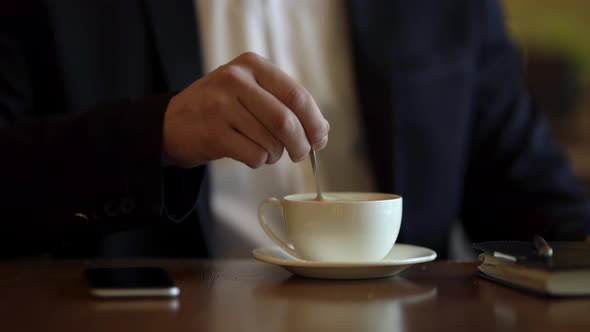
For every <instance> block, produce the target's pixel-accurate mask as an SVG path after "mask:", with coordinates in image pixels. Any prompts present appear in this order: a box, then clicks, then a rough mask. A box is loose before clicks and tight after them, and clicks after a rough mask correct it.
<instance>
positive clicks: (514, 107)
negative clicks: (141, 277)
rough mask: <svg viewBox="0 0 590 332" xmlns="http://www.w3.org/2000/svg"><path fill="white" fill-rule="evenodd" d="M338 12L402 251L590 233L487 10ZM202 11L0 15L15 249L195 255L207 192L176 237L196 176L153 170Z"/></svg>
mask: <svg viewBox="0 0 590 332" xmlns="http://www.w3.org/2000/svg"><path fill="white" fill-rule="evenodd" d="M347 3H348V9H349V11H348V12H349V21H350V36H351V38H352V41H353V59H354V65H355V68H356V71H355V74H356V82H357V91H358V94H359V97H360V112H361V113H362V115H363V121H364V125H365V126H366V128H367V130H366V132H367V140H366V144H367V149H368V150H369V151H370V155H371V157H372V167H373V171H374V172H375V175H376V179H377V183H376V186H377V188H378V189H379V190H380V191H384V192H395V193H399V194H401V195H402V196H404V216H403V225H402V230H401V234H400V241H403V242H408V243H415V244H420V245H426V246H428V247H431V248H434V249H436V250H437V251H438V252H439V254H440V255H441V256H442V257H444V256H445V253H446V239H447V235H448V231H449V227H450V225H451V223H452V222H454V221H455V220H462V221H463V223H464V225H465V227H466V229H467V231H468V233H469V235H470V236H471V238H472V239H473V240H476V241H479V240H488V239H508V238H512V239H524V240H530V239H531V237H532V235H533V234H534V233H538V234H541V235H544V236H545V237H546V238H548V239H555V238H560V239H582V238H583V237H585V236H586V235H587V234H590V209H589V206H588V203H587V200H586V197H585V193H584V192H583V190H582V189H581V187H580V186H579V184H578V183H577V182H576V180H575V179H574V177H573V176H572V174H571V171H570V170H569V168H568V166H567V163H566V162H565V161H564V159H563V158H562V156H561V155H560V154H559V153H558V151H557V149H556V148H555V146H554V144H553V143H552V142H551V140H550V139H549V137H548V133H547V128H546V126H545V123H544V122H543V120H542V118H541V117H540V115H539V114H538V113H537V112H536V111H535V110H534V108H533V106H532V104H531V102H530V100H529V99H528V97H527V95H526V94H525V92H524V90H523V86H522V82H521V75H520V71H519V64H518V58H517V56H516V53H515V50H514V48H513V46H512V44H511V43H510V41H509V40H508V38H507V35H506V32H505V30H504V27H503V19H502V16H501V12H500V9H499V6H498V4H497V3H496V1H492V0H482V1H472V0H453V1H438V0H417V1H401V0H399V1H361V0H350V1H348V2H347ZM194 13H195V11H194V8H193V5H192V1H190V0H182V1H174V2H169V1H164V0H129V1H118V0H87V1H77V0H61V1H57V0H56V1H50V0H47V1H40V0H37V1H32V0H30V1H19V2H17V1H8V2H6V1H3V2H2V4H1V5H0V121H1V122H0V123H2V125H3V128H2V129H1V130H0V149H1V151H2V154H3V156H4V158H3V161H2V163H1V166H0V167H1V168H0V177H1V179H2V188H1V189H0V195H1V198H2V199H1V203H0V204H1V208H2V214H1V216H2V217H0V218H1V219H0V220H1V223H2V230H1V231H0V232H1V234H2V235H3V238H4V239H19V240H18V242H17V241H14V240H13V241H4V243H8V244H9V245H7V246H8V247H9V248H10V249H13V250H16V251H17V252H22V250H24V249H25V248H31V243H42V245H41V247H43V248H50V249H51V250H54V251H58V252H59V251H61V252H64V253H66V254H67V253H70V254H71V253H72V252H79V253H83V255H87V254H89V255H91V254H101V253H100V252H98V251H92V250H89V249H88V248H89V247H94V246H95V245H96V243H99V242H100V241H98V240H96V239H95V240H89V238H91V237H92V236H94V234H97V232H98V233H99V234H100V233H101V232H107V231H112V230H115V229H125V228H136V227H147V226H151V227H155V230H156V234H160V235H161V234H164V235H165V237H166V238H169V239H172V240H171V242H172V244H174V245H178V244H179V243H185V244H186V245H185V246H184V247H182V248H180V249H178V250H176V251H174V250H172V251H169V252H166V253H164V254H171V255H177V254H179V253H181V252H187V250H188V251H190V254H192V255H200V254H203V250H204V248H202V247H199V248H197V249H195V248H194V247H195V246H198V245H200V244H201V245H202V243H203V241H196V239H198V238H199V237H203V238H207V236H203V235H202V234H199V232H203V227H202V225H204V224H207V223H206V220H207V217H206V211H207V210H206V206H207V204H206V200H205V198H206V193H204V194H202V195H200V199H199V201H200V202H201V205H200V206H199V207H197V209H196V211H197V212H198V213H201V218H200V220H201V226H199V227H198V226H195V225H199V224H198V223H197V222H195V220H196V219H197V218H196V214H197V213H195V212H193V213H191V214H190V215H189V216H188V217H186V218H184V219H187V220H185V221H184V222H182V223H174V222H171V221H170V219H175V217H174V216H173V215H172V214H174V213H176V214H177V216H176V218H177V219H178V218H180V219H182V218H181V216H183V215H184V214H185V213H186V212H187V211H190V210H191V208H192V206H193V205H194V202H195V199H196V192H197V189H198V188H199V187H203V183H202V182H203V181H204V180H203V178H202V170H201V169H197V170H192V171H180V170H174V169H167V170H166V171H164V169H163V168H162V167H161V128H162V118H163V114H164V111H165V108H166V105H167V102H168V100H169V98H170V94H169V93H170V92H172V91H178V90H181V89H183V88H184V87H186V86H187V85H188V84H189V83H190V82H192V81H193V80H195V79H198V78H199V77H200V76H201V75H202V72H201V67H200V50H199V43H198V32H197V31H196V29H197V23H196V22H195V16H194ZM343 162H345V161H343ZM187 177H188V178H187ZM163 191H164V192H166V193H164V194H162V193H163ZM163 199H164V200H165V201H166V202H165V203H164V204H163V203H162V200H163ZM171 211H172V212H171ZM86 217H87V218H86ZM181 225H192V226H181ZM182 227H188V228H187V229H184V228H182ZM187 230H188V231H187ZM166 232H168V233H166ZM187 232H188V233H189V234H190V236H187V235H186V234H187ZM81 233H83V234H84V235H81ZM205 233H207V232H205ZM144 235H145V234H144ZM179 236H180V237H182V236H184V238H181V239H179V238H178V237H179ZM23 238H25V239H28V240H29V241H28V242H21V239H23ZM57 239H59V241H58V240H57ZM75 239H83V240H82V241H81V242H84V243H82V244H81V243H76V240H75ZM40 241H41V242H40ZM78 242H80V241H78ZM95 242H96V243H95ZM18 243H23V244H21V245H20V246H19V245H18ZM51 243H59V246H57V247H55V246H52V245H51ZM64 243H65V244H64ZM89 243H91V244H92V245H89ZM83 244H84V245H85V246H84V245H83ZM167 245H171V243H168V244H165V243H164V242H160V243H159V244H157V245H156V246H161V247H166V246H167ZM82 247H85V248H86V249H84V250H82V249H80V248H82ZM148 247H149V246H148ZM15 248H16V249H15ZM103 248H104V246H103ZM158 253H159V254H161V253H162V252H156V254H158Z"/></svg>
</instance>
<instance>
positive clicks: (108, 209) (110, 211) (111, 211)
mask: <svg viewBox="0 0 590 332" xmlns="http://www.w3.org/2000/svg"><path fill="white" fill-rule="evenodd" d="M114 205H115V204H113V203H112V202H107V203H106V204H105V205H104V213H105V214H106V215H107V216H108V217H114V216H116V215H117V212H118V211H117V209H116V208H115V206H114Z"/></svg>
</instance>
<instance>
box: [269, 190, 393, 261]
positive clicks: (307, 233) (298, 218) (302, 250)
mask: <svg viewBox="0 0 590 332" xmlns="http://www.w3.org/2000/svg"><path fill="white" fill-rule="evenodd" d="M269 204H274V205H276V206H278V207H279V208H280V209H281V212H282V215H283V219H284V221H285V224H286V230H287V232H286V236H287V239H288V242H285V241H283V240H281V239H280V238H279V237H278V236H277V235H276V234H275V233H274V232H273V231H272V230H271V229H270V227H269V226H268V223H267V221H266V219H265V217H264V210H265V208H266V207H267V205H269ZM401 218H402V198H401V197H400V196H397V195H393V194H383V193H366V192H357V193H354V192H333V193H325V199H324V200H321V201H318V200H316V194H315V193H306V194H293V195H288V196H285V197H284V198H283V199H278V198H275V197H271V198H267V199H265V200H264V201H262V202H261V203H260V205H259V206H258V221H259V222H260V226H261V227H262V229H263V230H264V232H265V233H266V235H268V237H269V238H270V239H271V240H272V241H273V242H275V243H276V244H277V245H279V246H280V247H281V248H282V249H283V250H285V251H286V252H288V253H289V254H290V255H292V256H294V257H296V258H299V259H303V260H313V261H329V262H374V261H380V260H382V259H383V258H384V257H385V256H386V255H387V254H388V253H389V252H390V251H391V248H392V247H393V244H394V243H395V241H396V239H397V236H398V233H399V229H400V226H401Z"/></svg>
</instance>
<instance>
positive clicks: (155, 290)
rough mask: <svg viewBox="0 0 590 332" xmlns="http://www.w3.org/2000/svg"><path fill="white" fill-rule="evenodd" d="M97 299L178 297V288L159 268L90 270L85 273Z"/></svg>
mask: <svg viewBox="0 0 590 332" xmlns="http://www.w3.org/2000/svg"><path fill="white" fill-rule="evenodd" d="M84 274H85V276H86V281H87V282H88V288H89V289H90V294H92V295H94V296H97V297H106V298H110V297H176V296H178V295H179V294H180V290H179V289H178V287H176V286H175V285H174V283H173V282H172V279H170V277H169V276H168V274H167V273H166V271H164V270H163V269H162V268H159V267H126V268H90V269H86V271H85V272H84Z"/></svg>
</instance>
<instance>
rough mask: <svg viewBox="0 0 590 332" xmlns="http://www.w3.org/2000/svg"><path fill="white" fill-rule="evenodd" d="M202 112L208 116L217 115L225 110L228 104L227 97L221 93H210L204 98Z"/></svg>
mask: <svg viewBox="0 0 590 332" xmlns="http://www.w3.org/2000/svg"><path fill="white" fill-rule="evenodd" d="M203 106H204V107H203V108H204V111H205V112H207V113H208V114H209V115H217V114H219V113H218V112H220V111H222V110H225V109H227V108H228V107H229V106H230V102H229V100H228V98H227V97H225V96H224V95H223V94H221V93H211V94H209V95H208V96H207V97H206V98H205V102H204V103H203Z"/></svg>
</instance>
